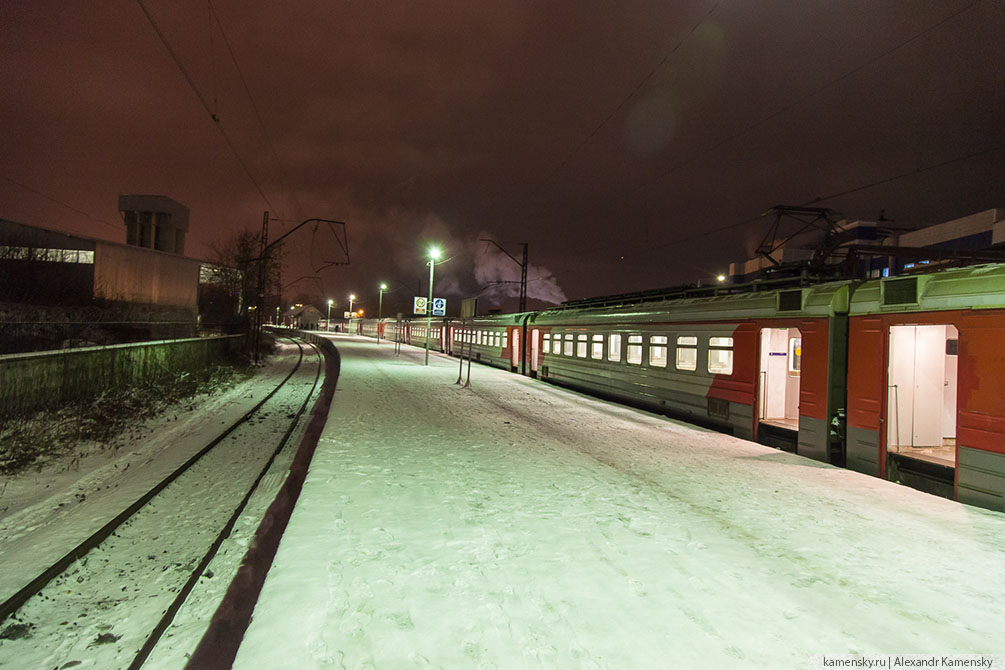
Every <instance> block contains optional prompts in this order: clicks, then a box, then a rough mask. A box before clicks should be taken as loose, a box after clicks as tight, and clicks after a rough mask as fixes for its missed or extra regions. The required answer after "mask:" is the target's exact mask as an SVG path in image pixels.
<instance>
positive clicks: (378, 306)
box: [377, 284, 387, 344]
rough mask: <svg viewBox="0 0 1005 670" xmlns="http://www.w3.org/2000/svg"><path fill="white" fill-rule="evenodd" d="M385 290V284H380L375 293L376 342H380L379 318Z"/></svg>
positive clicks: (381, 312)
mask: <svg viewBox="0 0 1005 670" xmlns="http://www.w3.org/2000/svg"><path fill="white" fill-rule="evenodd" d="M386 290H387V284H381V285H380V292H379V293H378V294H377V295H378V297H377V344H380V325H381V324H380V319H381V317H383V315H384V291H386Z"/></svg>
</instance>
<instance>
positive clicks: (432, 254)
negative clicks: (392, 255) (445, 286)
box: [424, 247, 440, 365]
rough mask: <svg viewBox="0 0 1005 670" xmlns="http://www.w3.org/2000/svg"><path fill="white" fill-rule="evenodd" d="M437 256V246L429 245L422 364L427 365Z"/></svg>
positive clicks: (431, 328) (438, 251)
mask: <svg viewBox="0 0 1005 670" xmlns="http://www.w3.org/2000/svg"><path fill="white" fill-rule="evenodd" d="M439 257H440V249H439V247H429V300H427V301H426V362H425V363H424V365H429V338H430V337H431V336H432V334H433V267H434V266H435V265H436V259H437V258H439Z"/></svg>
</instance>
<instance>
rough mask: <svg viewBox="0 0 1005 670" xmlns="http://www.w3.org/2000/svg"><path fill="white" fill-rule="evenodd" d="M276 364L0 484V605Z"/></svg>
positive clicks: (287, 366) (228, 419) (227, 415)
mask: <svg viewBox="0 0 1005 670" xmlns="http://www.w3.org/2000/svg"><path fill="white" fill-rule="evenodd" d="M295 363H296V358H288V357H283V358H282V359H281V360H280V361H279V362H278V364H275V365H268V366H266V367H264V368H262V369H261V370H260V371H259V372H258V374H256V375H255V376H254V377H252V378H251V379H248V380H246V381H245V382H242V383H241V384H238V385H236V386H235V387H233V388H231V389H228V390H227V391H226V392H225V393H222V394H219V395H212V396H202V397H199V398H196V399H194V400H191V401H185V402H182V403H180V404H179V407H175V408H171V409H169V410H168V411H166V412H164V413H163V414H161V415H160V416H157V417H154V418H151V419H150V420H149V421H147V422H145V423H144V424H143V425H142V426H141V427H139V428H138V429H137V430H136V431H134V432H135V434H136V436H137V437H135V438H134V439H129V437H128V436H122V437H121V438H120V440H118V441H116V444H115V445H113V448H111V449H103V450H96V451H92V452H91V453H90V454H89V455H87V456H86V457H85V458H82V459H81V460H80V462H79V463H76V464H74V466H72V467H71V466H70V465H68V464H66V463H53V464H50V465H48V466H46V467H45V468H44V469H42V470H41V471H35V470H29V471H26V472H23V473H20V474H18V475H13V476H5V477H0V491H2V494H0V510H2V512H0V564H2V565H3V570H0V598H3V599H6V598H9V597H10V596H11V595H13V594H14V593H16V592H17V591H18V589H20V588H21V587H22V586H24V585H25V584H26V583H28V582H29V581H31V580H32V579H34V578H35V577H36V576H37V575H38V573H39V572H41V570H40V568H42V567H44V565H46V564H48V563H52V562H54V561H55V560H56V559H58V558H60V557H62V556H64V555H65V554H66V553H67V552H69V551H70V550H71V549H73V548H74V547H76V546H77V545H78V544H79V543H80V542H81V541H82V540H84V539H85V538H86V537H88V536H89V535H90V534H91V533H93V532H94V531H96V530H97V529H98V528H101V527H102V526H103V525H104V524H105V523H107V522H108V521H109V520H110V519H112V518H113V517H114V516H115V515H116V514H118V513H119V512H121V511H122V510H123V509H125V508H126V507H128V506H129V505H130V504H132V503H133V502H134V501H136V500H137V499H138V498H139V497H140V496H142V495H143V494H144V493H146V491H148V490H149V489H150V488H151V487H152V486H153V485H155V484H156V483H158V482H160V481H161V480H162V479H164V477H165V476H167V475H168V474H169V473H171V472H173V471H174V470H175V469H176V468H177V467H178V466H179V465H181V464H182V463H184V462H185V461H186V460H188V458H190V457H191V456H192V455H193V454H194V453H196V452H197V451H199V449H201V448H202V447H204V446H205V445H206V443H207V442H209V441H210V440H211V439H213V438H214V437H216V436H217V435H219V434H220V432H221V431H222V430H223V429H224V428H226V427H227V426H229V425H230V424H231V423H233V422H234V421H236V420H237V419H238V418H240V417H241V416H243V415H244V414H245V413H246V412H247V411H248V410H250V409H251V408H252V407H253V406H254V405H255V403H257V402H259V401H260V400H261V399H262V397H263V396H264V395H265V394H266V393H268V392H269V391H271V390H272V388H274V387H275V385H276V384H278V383H279V381H281V380H282V379H283V377H285V376H286V375H287V374H289V371H290V370H291V369H292V367H293V365H294V364H295Z"/></svg>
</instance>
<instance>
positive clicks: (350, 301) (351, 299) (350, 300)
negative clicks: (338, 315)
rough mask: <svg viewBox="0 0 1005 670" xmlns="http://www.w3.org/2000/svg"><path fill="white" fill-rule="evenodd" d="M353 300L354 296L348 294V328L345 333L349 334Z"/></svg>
mask: <svg viewBox="0 0 1005 670" xmlns="http://www.w3.org/2000/svg"><path fill="white" fill-rule="evenodd" d="M355 299H356V296H355V295H354V294H352V293H350V294H349V326H348V328H347V329H346V332H349V331H351V330H352V303H353V300H355Z"/></svg>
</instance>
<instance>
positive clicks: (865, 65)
mask: <svg viewBox="0 0 1005 670" xmlns="http://www.w3.org/2000/svg"><path fill="white" fill-rule="evenodd" d="M977 1H978V0H973V2H971V3H970V4H968V5H966V6H964V7H963V8H961V9H958V10H956V11H955V12H953V13H952V14H949V15H948V16H946V17H944V18H942V19H940V20H939V21H938V22H936V23H934V24H932V25H930V26H928V27H927V28H925V29H923V30H921V31H920V32H918V33H915V34H913V35H911V36H910V37H908V38H907V39H905V40H903V41H902V42H899V43H897V44H895V45H894V46H892V47H890V48H889V49H886V50H885V51H883V52H881V53H879V54H877V55H875V56H873V57H872V58H869V59H868V60H866V61H865V62H863V63H860V64H859V65H856V66H855V67H853V68H851V69H850V70H848V71H847V72H844V73H842V74H839V75H838V76H836V77H834V78H833V79H831V80H830V81H828V82H825V83H823V84H821V85H820V86H817V87H816V88H815V89H813V90H811V91H809V92H808V93H805V94H804V95H802V96H801V97H799V98H797V99H795V100H793V101H792V102H790V103H788V104H787V105H783V106H781V107H779V108H778V109H776V110H775V111H773V112H769V113H768V114H767V115H766V116H764V117H762V118H760V119H758V120H757V121H754V122H753V123H751V124H749V125H747V126H745V127H743V128H741V129H740V130H738V131H737V132H735V133H733V134H731V135H729V136H727V137H724V138H722V139H721V140H719V141H718V142H714V143H712V144H711V145H709V146H707V147H705V148H704V149H702V150H701V151H699V152H698V153H696V154H694V155H692V156H691V157H690V158H687V159H685V160H683V161H681V162H679V163H677V164H675V165H672V166H670V167H669V168H667V169H666V170H663V171H662V172H660V173H659V174H658V175H656V177H654V178H653V179H651V180H649V181H648V182H643V183H642V184H641V185H640V186H637V187H636V188H635V190H636V191H637V190H639V189H642V188H645V187H647V186H649V185H650V184H651V183H654V182H656V181H657V180H660V179H662V178H664V177H666V176H667V175H669V174H671V173H673V172H675V171H677V170H679V169H681V168H683V167H686V166H688V165H690V164H692V163H694V162H695V161H696V160H698V159H699V158H704V157H705V156H707V155H708V154H710V153H712V152H713V151H716V150H717V149H719V148H721V147H722V146H723V145H725V144H726V143H728V142H732V141H733V140H735V139H737V138H739V137H742V136H744V135H746V134H747V133H749V132H750V131H752V130H754V129H755V128H759V127H761V126H763V125H764V124H766V123H768V122H769V121H773V120H774V119H777V118H778V117H779V116H782V115H783V114H785V113H787V112H790V111H792V110H793V109H796V108H797V107H799V106H800V105H802V104H803V103H804V102H806V101H807V100H809V99H810V98H813V97H815V96H816V95H817V94H819V93H821V92H822V91H824V90H826V89H828V88H830V87H831V86H834V85H835V84H837V83H839V82H842V81H844V80H845V79H848V78H849V77H852V76H854V75H856V74H858V73H859V72H861V71H862V70H864V69H866V68H868V67H870V66H872V65H875V64H876V63H878V62H879V61H881V60H883V59H884V58H886V57H887V56H889V55H891V54H893V53H895V52H897V51H899V50H901V49H903V48H904V47H906V46H907V45H908V44H911V43H912V42H915V41H917V40H918V39H920V38H921V37H923V36H925V35H927V34H928V33H930V32H932V31H934V30H937V29H938V28H941V27H942V26H944V25H945V24H946V23H948V22H949V21H951V20H953V19H955V18H956V17H957V16H959V15H960V14H963V13H964V12H966V11H968V10H970V9H972V8H973V7H974V6H976V5H977Z"/></svg>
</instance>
